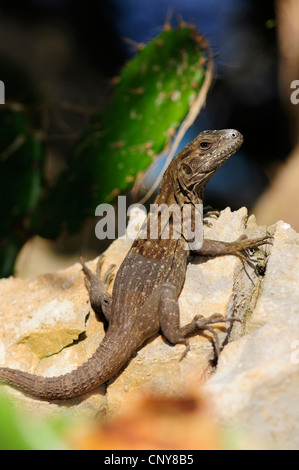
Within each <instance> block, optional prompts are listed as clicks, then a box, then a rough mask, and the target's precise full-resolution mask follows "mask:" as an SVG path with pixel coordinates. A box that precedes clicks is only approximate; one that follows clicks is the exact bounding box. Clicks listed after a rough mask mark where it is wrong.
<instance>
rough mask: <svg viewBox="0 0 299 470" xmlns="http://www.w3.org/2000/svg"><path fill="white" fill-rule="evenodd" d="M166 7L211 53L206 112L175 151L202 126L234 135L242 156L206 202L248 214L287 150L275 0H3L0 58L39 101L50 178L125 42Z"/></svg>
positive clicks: (104, 91) (140, 37)
mask: <svg viewBox="0 0 299 470" xmlns="http://www.w3.org/2000/svg"><path fill="white" fill-rule="evenodd" d="M170 11H172V14H173V20H172V21H173V23H174V24H175V23H176V18H177V16H178V15H180V16H181V17H182V18H183V20H184V21H192V22H194V23H195V24H196V25H197V26H198V28H199V30H200V31H201V32H202V33H203V34H205V35H206V36H207V38H208V40H209V42H210V44H211V46H212V47H213V51H214V52H215V54H217V55H218V54H219V56H218V57H217V59H216V65H217V72H216V78H215V81H214V85H213V89H212V90H211V92H210V93H209V97H208V101H207V106H206V108H205V110H204V111H203V112H202V113H201V116H200V117H199V118H198V119H197V121H196V123H195V124H194V126H193V127H192V129H190V131H189V132H188V134H187V135H186V136H185V139H184V141H183V142H182V145H181V147H182V146H184V145H185V144H186V142H187V141H190V140H191V139H192V138H193V137H194V136H195V135H196V134H197V133H199V132H200V131H201V130H204V129H208V128H215V129H218V128H236V129H238V130H239V131H241V132H242V133H243V134H244V137H245V143H244V145H243V147H242V151H241V152H239V153H238V155H237V156H234V157H232V158H231V160H230V161H229V162H227V164H226V165H225V166H224V167H223V168H222V169H221V170H220V171H219V173H217V174H216V175H215V177H214V179H213V180H212V181H211V183H210V184H209V186H208V190H207V193H206V197H207V199H208V202H209V203H211V204H214V205H215V204H216V205H217V206H218V207H219V208H223V207H225V206H226V205H230V206H231V207H232V208H238V207H240V206H241V205H246V206H248V207H249V208H250V207H252V205H253V204H254V202H255V201H256V199H257V198H258V196H259V195H260V194H261V192H262V191H263V189H264V188H265V187H266V185H267V179H268V176H269V172H271V169H272V168H275V164H276V162H277V161H281V160H283V159H284V158H285V157H286V155H287V154H288V152H289V149H290V142H289V138H288V131H287V122H286V117H285V115H284V113H283V111H282V109H281V106H280V101H279V94H278V79H277V75H278V74H277V69H278V64H277V61H278V54H277V43H276V28H275V22H274V21H273V20H275V12H274V5H273V1H271V0H264V1H263V2H260V1H257V0H226V1H223V0H208V1H206V0H185V1H178V0H150V1H148V2H145V1H144V0H99V1H92V0H85V1H84V2H83V1H78V0H26V1H24V0H23V1H17V0H2V1H0V54H1V55H2V56H6V57H9V58H10V59H12V60H13V61H14V62H15V63H16V64H17V65H18V66H20V67H21V68H22V69H23V70H24V71H25V72H26V73H28V75H29V76H30V77H31V78H32V79H33V81H35V82H36V85H37V86H38V87H39V89H40V90H41V92H42V94H43V95H44V97H45V101H46V107H47V119H46V132H47V134H48V136H49V149H50V155H51V156H52V169H53V167H54V169H53V171H54V173H55V166H57V167H58V166H59V160H60V159H61V158H64V156H65V154H66V153H67V152H68V150H69V147H71V146H72V144H73V142H74V141H75V139H76V137H77V135H78V134H79V133H80V131H81V129H82V128H83V127H84V125H85V123H86V122H87V120H88V118H89V116H90V114H91V113H92V112H93V110H94V109H96V108H97V107H98V106H99V107H103V106H104V105H105V103H106V102H107V100H108V99H109V93H110V92H111V89H112V86H111V85H110V83H109V79H110V78H111V77H113V76H115V75H117V74H118V71H119V69H120V68H121V66H122V65H123V63H124V62H125V61H126V60H127V59H128V58H129V57H130V55H131V54H132V53H133V47H132V45H131V44H130V43H128V41H127V40H126V39H125V38H128V39H131V40H133V41H136V42H146V41H148V39H150V38H151V37H153V35H155V34H156V33H157V32H158V31H159V30H160V28H161V26H162V25H163V24H164V22H165V19H166V16H167V14H168V13H169V12H170ZM0 78H1V77H0ZM5 85H6V93H7V95H9V83H6V84H5ZM67 108H71V110H69V109H67ZM53 162H54V164H53Z"/></svg>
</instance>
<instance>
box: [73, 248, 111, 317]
mask: <svg viewBox="0 0 299 470" xmlns="http://www.w3.org/2000/svg"><path fill="white" fill-rule="evenodd" d="M103 259H104V257H103V255H101V256H100V257H99V260H98V263H97V268H96V273H95V274H94V273H93V272H92V271H91V270H90V269H89V268H88V267H87V266H86V264H85V263H84V262H83V260H82V259H81V264H82V269H83V272H84V274H85V278H84V281H85V285H86V288H87V290H88V293H89V298H90V304H91V306H92V308H93V310H94V312H95V313H96V314H97V315H98V316H101V315H104V317H105V319H106V320H107V322H109V319H110V312H111V302H112V297H111V295H109V294H107V292H106V290H107V288H108V287H109V284H110V282H111V281H112V279H113V276H114V274H113V269H114V267H115V265H114V264H112V265H110V266H109V268H108V269H107V271H106V273H105V274H104V277H103V279H101V277H100V271H101V267H102V264H103Z"/></svg>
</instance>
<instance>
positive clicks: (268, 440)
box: [204, 222, 299, 449]
mask: <svg viewBox="0 0 299 470" xmlns="http://www.w3.org/2000/svg"><path fill="white" fill-rule="evenodd" d="M298 300H299V234H297V233H296V232H295V231H294V230H293V229H292V228H291V227H290V226H289V225H288V224H285V223H283V222H279V223H277V224H276V233H275V241H274V245H273V248H272V250H271V256H270V258H269V261H268V266H267V271H266V275H265V278H264V283H263V286H262V290H261V293H260V295H259V297H258V300H257V303H256V306H255V308H254V310H253V312H252V315H251V317H250V319H249V322H248V332H249V333H248V334H247V335H246V336H244V337H242V338H240V339H238V340H237V341H235V342H233V343H230V344H228V345H227V346H226V347H225V348H224V350H223V352H222V354H221V357H220V361H219V364H218V367H217V371H216V373H215V374H214V376H213V377H211V378H210V380H208V382H207V383H206V384H205V386H204V392H205V394H206V395H207V396H208V397H209V399H212V400H213V402H214V406H215V413H216V416H217V420H218V421H220V422H221V423H222V424H230V425H232V424H233V425H234V426H235V428H236V429H238V430H239V431H240V432H241V433H246V434H247V435H249V436H250V437H251V439H252V441H253V442H256V443H259V445H261V446H264V447H270V448H277V449H298V448H299V406H298V387H299V354H298V352H299V301H298Z"/></svg>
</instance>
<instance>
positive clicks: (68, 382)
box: [0, 340, 129, 400]
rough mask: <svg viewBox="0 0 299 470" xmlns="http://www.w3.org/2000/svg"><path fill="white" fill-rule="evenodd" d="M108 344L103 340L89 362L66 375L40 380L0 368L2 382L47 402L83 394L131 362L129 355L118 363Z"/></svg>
mask: <svg viewBox="0 0 299 470" xmlns="http://www.w3.org/2000/svg"><path fill="white" fill-rule="evenodd" d="M103 343H104V344H103ZM105 343H106V342H105V340H104V341H103V342H102V343H101V344H100V346H99V347H98V348H97V350H96V351H95V353H94V354H93V356H91V358H90V359H89V360H88V361H87V362H85V363H84V364H83V365H82V366H80V367H78V368H77V369H75V370H73V371H72V372H69V373H67V374H64V375H60V376H57V377H41V376H37V375H34V374H30V373H28V372H23V371H21V370H18V369H11V368H9V367H0V382H5V383H7V384H9V385H13V386H15V387H17V388H19V389H21V390H22V391H24V392H25V393H28V394H29V395H32V396H34V397H36V398H41V399H44V400H62V399H67V398H74V397H77V396H79V395H83V394H84V393H87V392H90V391H92V390H94V389H96V388H97V387H99V386H100V385H102V384H103V383H104V382H106V381H107V380H108V379H109V378H110V377H112V376H113V375H114V374H115V373H116V372H117V371H118V370H119V369H120V368H121V367H122V366H123V365H124V364H125V363H126V362H127V361H128V359H129V357H128V354H126V355H125V356H124V355H119V356H118V360H117V361H115V358H116V354H115V352H114V354H113V351H112V350H110V351H109V348H107V347H105V346H108V345H107V344H105ZM107 349H108V350H107Z"/></svg>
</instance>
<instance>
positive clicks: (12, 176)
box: [0, 105, 45, 277]
mask: <svg viewBox="0 0 299 470" xmlns="http://www.w3.org/2000/svg"><path fill="white" fill-rule="evenodd" d="M44 153H45V152H44V144H43V139H42V138H41V136H40V134H38V133H35V132H34V131H32V129H31V127H30V124H29V119H28V116H27V115H26V113H25V112H24V109H23V107H22V106H20V105H12V106H1V109H0V188H1V193H2V195H1V199H0V210H1V224H0V246H1V250H0V276H1V277H5V276H8V275H10V274H12V270H13V266H14V262H15V258H16V256H17V254H18V252H19V250H20V249H21V247H22V245H23V244H24V242H25V241H26V240H28V238H30V236H31V235H32V233H31V230H30V219H31V216H32V213H33V212H34V210H35V208H36V206H37V204H38V202H39V199H40V194H41V190H42V185H43V165H44Z"/></svg>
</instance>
